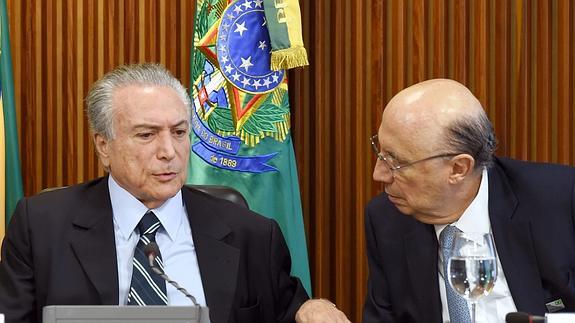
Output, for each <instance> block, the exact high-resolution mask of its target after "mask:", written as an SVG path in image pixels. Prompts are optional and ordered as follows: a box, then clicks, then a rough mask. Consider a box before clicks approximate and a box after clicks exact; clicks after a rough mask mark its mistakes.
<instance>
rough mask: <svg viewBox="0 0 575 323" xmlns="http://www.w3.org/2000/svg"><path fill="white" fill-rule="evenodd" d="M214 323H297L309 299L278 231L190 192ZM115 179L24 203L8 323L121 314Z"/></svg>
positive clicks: (4, 295)
mask: <svg viewBox="0 0 575 323" xmlns="http://www.w3.org/2000/svg"><path fill="white" fill-rule="evenodd" d="M182 199H183V201H184V203H185V206H186V210H187V213H188V217H189V221H190V225H191V228H192V232H193V233H192V234H193V239H194V245H195V248H196V254H197V258H198V264H199V267H200V274H201V277H202V283H203V286H204V293H205V296H206V301H207V304H208V306H209V308H210V318H211V322H213V323H240V322H245V323H251V322H284V323H288V322H292V321H293V320H294V316H295V313H296V311H297V310H298V309H299V307H300V305H301V304H302V303H303V302H305V301H306V300H307V298H308V296H307V294H306V292H305V290H304V289H303V286H302V285H301V283H300V282H299V280H298V279H296V278H293V277H290V268H291V262H290V257H289V251H288V248H287V246H286V244H285V241H284V238H283V236H282V234H281V231H280V229H279V226H278V225H277V224H276V222H275V221H273V220H270V219H267V218H264V217H262V216H260V215H257V214H255V213H253V212H250V211H249V210H247V209H244V208H240V207H238V206H236V205H234V204H232V203H231V202H228V201H224V200H220V199H217V198H214V197H212V196H209V195H206V194H204V193H202V192H199V191H197V190H193V189H190V188H188V187H185V186H184V187H183V188H182ZM114 239H115V238H114V224H113V217H112V205H111V202H110V194H109V191H108V180H107V178H100V179H97V180H94V181H91V182H88V183H84V184H80V185H76V186H72V187H69V188H65V189H61V190H57V191H53V192H47V193H42V194H39V195H37V196H34V197H30V198H25V199H22V200H21V201H20V203H19V204H18V207H17V208H16V212H15V214H14V216H13V217H12V221H11V223H10V227H9V229H8V232H7V234H6V238H5V239H4V242H3V244H2V262H0V313H4V314H5V315H6V322H8V323H11V322H23V323H31V322H41V313H42V307H43V306H45V305H55V304H67V305H88V304H89V305H117V304H118V267H117V260H116V245H115V242H114Z"/></svg>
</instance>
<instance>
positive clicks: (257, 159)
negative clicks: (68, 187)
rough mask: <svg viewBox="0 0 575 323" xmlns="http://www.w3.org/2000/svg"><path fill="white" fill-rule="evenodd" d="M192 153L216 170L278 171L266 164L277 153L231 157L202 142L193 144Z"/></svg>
mask: <svg viewBox="0 0 575 323" xmlns="http://www.w3.org/2000/svg"><path fill="white" fill-rule="evenodd" d="M192 151H193V152H194V153H196V154H197V155H198V156H200V158H202V159H203V160H204V161H205V162H206V163H208V164H210V165H212V166H214V167H218V168H223V169H227V170H234V171H241V172H250V173H263V172H271V171H276V172H277V171H278V169H277V168H275V167H273V166H270V165H268V164H266V163H267V162H268V161H269V160H270V159H272V158H274V157H275V155H277V154H278V153H277V152H276V153H273V154H268V155H261V156H248V157H246V156H233V155H228V154H225V153H221V152H218V151H215V150H212V149H210V148H209V147H208V146H206V145H205V143H204V142H203V141H200V142H197V143H195V144H194V145H193V146H192Z"/></svg>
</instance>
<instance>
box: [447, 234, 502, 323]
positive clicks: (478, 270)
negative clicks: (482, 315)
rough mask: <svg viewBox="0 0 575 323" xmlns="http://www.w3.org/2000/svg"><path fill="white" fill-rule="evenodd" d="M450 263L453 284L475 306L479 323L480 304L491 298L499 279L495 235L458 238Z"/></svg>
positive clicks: (470, 235) (458, 236) (456, 237)
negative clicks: (485, 297)
mask: <svg viewBox="0 0 575 323" xmlns="http://www.w3.org/2000/svg"><path fill="white" fill-rule="evenodd" d="M452 247H453V248H452V249H451V251H450V257H449V260H448V263H447V273H448V275H449V276H448V277H449V284H451V286H452V287H453V289H454V290H455V291H456V292H457V293H458V294H459V295H461V296H462V297H463V298H465V299H466V300H467V302H469V303H470V304H471V322H473V323H475V306H476V304H477V301H478V300H479V299H480V298H481V297H483V296H487V295H489V293H491V291H492V290H493V286H494V285H495V280H496V279H497V257H496V255H495V244H494V243H493V236H492V235H491V233H464V232H457V233H456V234H455V237H454V240H453V245H452Z"/></svg>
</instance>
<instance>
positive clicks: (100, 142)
mask: <svg viewBox="0 0 575 323" xmlns="http://www.w3.org/2000/svg"><path fill="white" fill-rule="evenodd" d="M93 139H94V146H96V152H97V153H98V157H99V158H100V162H101V163H102V165H103V166H104V168H105V169H108V168H109V166H110V140H109V139H107V138H106V137H104V136H103V135H102V134H99V133H95V134H94V135H93Z"/></svg>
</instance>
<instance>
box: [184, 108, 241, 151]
mask: <svg viewBox="0 0 575 323" xmlns="http://www.w3.org/2000/svg"><path fill="white" fill-rule="evenodd" d="M192 129H193V130H194V133H195V134H196V136H197V137H198V138H200V140H202V142H203V143H204V144H205V145H207V146H210V147H211V148H212V149H214V150H218V151H223V152H227V153H229V154H234V155H235V154H237V153H238V151H239V150H240V146H241V144H242V141H241V139H240V138H238V137H235V136H230V137H222V136H220V135H218V134H217V133H214V132H212V131H211V130H210V128H208V127H206V126H205V125H204V123H203V122H202V121H201V120H200V117H199V116H198V112H197V111H196V110H195V109H194V115H193V116H192Z"/></svg>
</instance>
